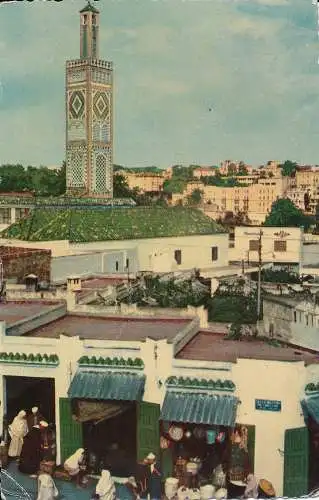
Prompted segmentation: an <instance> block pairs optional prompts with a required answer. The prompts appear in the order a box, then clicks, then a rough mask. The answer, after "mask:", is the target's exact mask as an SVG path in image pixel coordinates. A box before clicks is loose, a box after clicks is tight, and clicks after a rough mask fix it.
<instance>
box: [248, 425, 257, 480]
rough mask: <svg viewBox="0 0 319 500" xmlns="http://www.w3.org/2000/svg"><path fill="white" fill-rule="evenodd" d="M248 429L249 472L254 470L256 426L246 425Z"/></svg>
mask: <svg viewBox="0 0 319 500" xmlns="http://www.w3.org/2000/svg"><path fill="white" fill-rule="evenodd" d="M246 427H247V431H248V442H247V448H248V450H247V451H248V456H249V468H250V470H251V472H255V435H256V427H255V426H254V425H246Z"/></svg>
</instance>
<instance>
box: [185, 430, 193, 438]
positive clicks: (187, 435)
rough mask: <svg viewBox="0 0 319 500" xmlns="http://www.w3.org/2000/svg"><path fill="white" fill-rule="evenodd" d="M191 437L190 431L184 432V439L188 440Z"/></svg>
mask: <svg viewBox="0 0 319 500" xmlns="http://www.w3.org/2000/svg"><path fill="white" fill-rule="evenodd" d="M191 435H192V433H191V431H186V432H185V437H186V438H187V439H189V438H190V437H191Z"/></svg>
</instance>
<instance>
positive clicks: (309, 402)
mask: <svg viewBox="0 0 319 500" xmlns="http://www.w3.org/2000/svg"><path fill="white" fill-rule="evenodd" d="M301 408H302V411H303V414H304V417H305V420H307V419H308V418H309V416H310V417H312V418H313V419H314V420H315V421H316V422H317V424H319V394H315V395H313V396H309V397H307V398H305V399H303V400H302V401H301Z"/></svg>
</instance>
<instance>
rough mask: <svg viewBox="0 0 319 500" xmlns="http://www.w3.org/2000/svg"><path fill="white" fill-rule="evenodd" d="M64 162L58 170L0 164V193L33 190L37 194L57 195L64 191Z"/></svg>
mask: <svg viewBox="0 0 319 500" xmlns="http://www.w3.org/2000/svg"><path fill="white" fill-rule="evenodd" d="M65 170H66V167H65V162H63V166H62V167H61V168H60V169H59V170H50V169H48V168H47V167H43V166H41V167H32V166H29V167H27V168H24V167H23V166H22V165H1V166H0V193H1V192H2V193H3V192H11V191H14V192H22V191H34V192H35V194H36V195H37V196H59V195H61V194H63V193H64V192H65V188H66V181H65Z"/></svg>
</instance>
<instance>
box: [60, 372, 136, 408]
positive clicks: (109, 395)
mask: <svg viewBox="0 0 319 500" xmlns="http://www.w3.org/2000/svg"><path fill="white" fill-rule="evenodd" d="M144 385H145V375H142V374H140V373H123V372H107V371H93V370H91V371H90V370H79V371H78V372H77V373H76V374H75V375H74V377H73V379H72V382H71V384H70V388H69V390H68V396H69V397H70V398H78V399H102V400H117V401H141V399H142V397H143V392H144Z"/></svg>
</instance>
